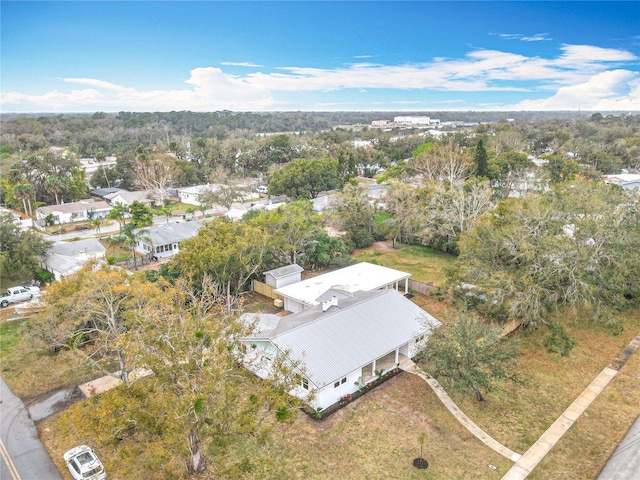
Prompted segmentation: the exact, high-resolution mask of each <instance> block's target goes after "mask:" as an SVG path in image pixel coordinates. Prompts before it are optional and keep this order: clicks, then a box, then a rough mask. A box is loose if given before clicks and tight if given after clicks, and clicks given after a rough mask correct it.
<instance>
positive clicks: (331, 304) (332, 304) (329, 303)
mask: <svg viewBox="0 0 640 480" xmlns="http://www.w3.org/2000/svg"><path fill="white" fill-rule="evenodd" d="M337 306H338V297H336V296H335V295H334V296H333V297H331V300H328V301H326V302H322V311H323V312H326V311H327V310H328V309H329V307H337Z"/></svg>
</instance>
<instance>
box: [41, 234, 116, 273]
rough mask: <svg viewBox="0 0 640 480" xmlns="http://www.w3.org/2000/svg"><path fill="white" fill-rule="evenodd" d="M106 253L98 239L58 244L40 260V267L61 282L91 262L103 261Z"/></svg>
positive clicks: (50, 248)
mask: <svg viewBox="0 0 640 480" xmlns="http://www.w3.org/2000/svg"><path fill="white" fill-rule="evenodd" d="M105 252H106V249H105V248H104V246H103V245H102V244H101V243H100V242H99V241H98V240H97V239H96V238H87V239H84V240H77V241H75V242H58V243H55V244H53V245H52V246H50V247H49V248H48V249H47V253H45V254H44V256H42V257H41V258H40V265H41V266H42V268H43V269H45V270H47V271H49V272H51V273H53V275H54V276H55V279H56V280H58V281H60V280H61V279H62V278H64V277H67V276H69V275H72V274H74V273H75V272H77V271H78V270H80V269H81V268H82V267H83V266H84V264H85V263H87V262H88V261H89V260H96V259H97V260H99V259H103V258H104V256H105Z"/></svg>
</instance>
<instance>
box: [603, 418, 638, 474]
mask: <svg viewBox="0 0 640 480" xmlns="http://www.w3.org/2000/svg"><path fill="white" fill-rule="evenodd" d="M639 479H640V417H638V418H637V419H636V421H635V423H634V424H633V425H632V426H631V429H630V430H629V432H627V435H626V436H625V437H624V439H623V440H622V442H621V443H620V445H618V448H616V451H615V452H613V455H611V457H610V458H609V460H608V461H607V464H606V465H605V467H604V468H603V469H602V472H600V475H598V479H597V480H639Z"/></svg>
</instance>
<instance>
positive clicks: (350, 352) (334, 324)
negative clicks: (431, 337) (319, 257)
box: [241, 290, 440, 410]
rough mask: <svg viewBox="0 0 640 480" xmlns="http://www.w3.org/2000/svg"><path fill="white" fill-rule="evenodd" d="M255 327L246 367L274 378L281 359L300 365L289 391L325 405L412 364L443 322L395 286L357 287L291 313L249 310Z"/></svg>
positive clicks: (315, 404)
mask: <svg viewBox="0 0 640 480" xmlns="http://www.w3.org/2000/svg"><path fill="white" fill-rule="evenodd" d="M243 320H244V321H246V322H252V325H254V332H253V334H252V335H250V336H247V337H244V338H242V339H241V342H242V344H243V345H244V351H245V352H246V355H245V365H246V366H247V368H249V369H250V370H252V371H253V372H254V373H255V374H256V375H258V376H259V377H261V378H263V379H266V378H269V375H270V372H271V370H270V366H271V362H272V361H273V359H275V358H278V357H279V358H282V357H281V356H282V355H284V356H286V359H287V360H288V361H289V362H291V364H292V365H296V366H298V365H300V368H299V371H300V378H301V381H300V384H299V385H298V386H297V387H295V388H294V390H292V391H291V392H290V393H291V394H292V395H295V396H297V397H299V398H302V399H304V400H307V399H309V397H310V394H312V397H311V398H310V401H309V404H310V406H312V407H313V409H314V410H317V409H326V408H327V407H329V406H331V405H333V404H335V403H337V402H339V401H340V400H341V399H342V398H343V397H345V396H348V395H350V394H353V393H355V392H356V391H358V390H359V389H361V388H363V387H364V386H365V385H366V384H368V383H370V382H372V381H374V380H376V379H377V378H378V377H380V376H382V375H384V374H385V373H387V372H389V371H390V370H393V369H394V368H396V367H397V366H401V365H404V364H406V363H408V361H409V359H411V357H413V356H415V354H416V353H417V352H418V350H419V348H420V346H421V345H422V343H423V341H424V339H425V337H426V336H427V335H428V334H429V332H430V331H431V329H433V328H435V327H437V326H439V325H440V322H439V321H438V320H436V319H435V318H434V317H432V316H431V315H429V314H428V313H427V312H425V311H424V310H422V309H421V308H420V307H418V306H417V305H416V304H414V303H413V302H412V301H411V300H408V299H407V298H406V297H404V296H403V295H401V294H400V293H398V292H396V291H395V290H374V291H370V292H354V293H351V294H349V295H346V296H343V297H342V298H337V297H335V296H333V297H332V298H331V299H330V300H327V301H325V302H323V303H322V304H318V305H316V306H313V307H310V308H307V309H306V310H304V311H301V312H298V313H294V314H292V315H288V316H285V317H278V316H277V315H272V314H262V315H261V314H245V315H244V316H243Z"/></svg>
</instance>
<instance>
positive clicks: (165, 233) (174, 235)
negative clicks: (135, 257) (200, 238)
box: [135, 220, 203, 258]
mask: <svg viewBox="0 0 640 480" xmlns="http://www.w3.org/2000/svg"><path fill="white" fill-rule="evenodd" d="M202 224H203V221H202V220H189V221H187V222H179V223H167V224H165V225H154V226H152V227H144V228H138V229H136V230H135V232H136V233H137V234H139V235H140V237H141V238H139V240H138V242H137V243H136V251H138V252H140V253H143V254H150V255H152V256H154V257H158V258H162V257H170V256H171V255H175V254H176V253H178V252H179V251H180V242H182V241H183V240H186V239H188V238H193V237H195V236H196V235H197V234H198V230H200V227H202ZM143 237H146V238H143Z"/></svg>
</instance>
